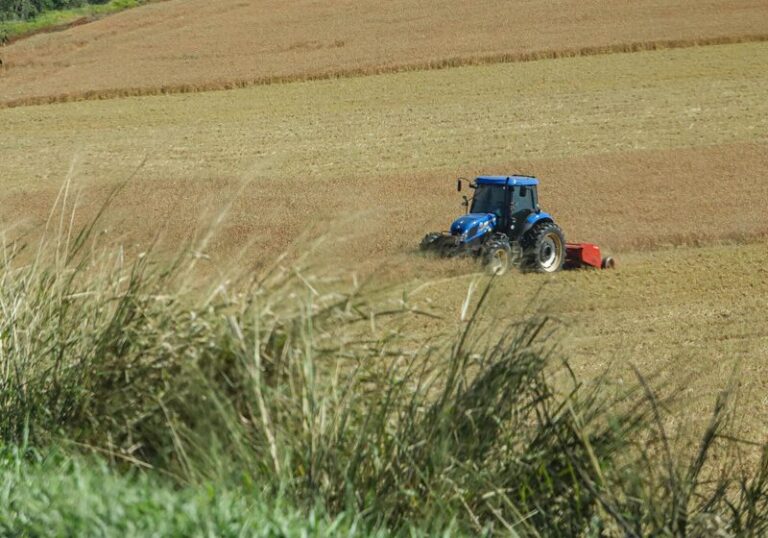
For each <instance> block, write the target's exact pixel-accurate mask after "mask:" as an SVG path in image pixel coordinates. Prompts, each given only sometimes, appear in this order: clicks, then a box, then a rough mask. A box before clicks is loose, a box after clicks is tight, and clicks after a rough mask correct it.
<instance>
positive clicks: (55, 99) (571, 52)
mask: <svg viewBox="0 0 768 538" xmlns="http://www.w3.org/2000/svg"><path fill="white" fill-rule="evenodd" d="M767 41H768V34H748V35H734V36H719V37H708V38H695V39H662V40H657V41H637V42H630V43H617V44H612V45H602V46H588V47H576V48H565V49H546V50H538V51H532V52H503V53H496V54H481V55H469V56H456V57H451V58H443V59H435V60H428V61H419V62H405V63H394V64H383V65H373V66H364V67H355V68H342V69H332V70H328V71H322V72H308V73H295V74H291V75H267V76H261V77H254V78H241V79H233V80H227V81H211V82H207V83H202V84H168V85H162V86H146V87H133V88H109V89H101V90H88V91H78V92H68V93H60V94H52V95H45V96H32V97H21V98H17V99H10V100H5V101H0V109H3V108H16V107H21V106H37V105H47V104H57V103H70V102H78V101H92V100H104V99H119V98H125V97H144V96H154V95H173V94H189V93H200V92H211V91H225V90H234V89H241V88H249V87H254V86H267V85H273V84H289V83H295V82H309V81H318V80H332V79H342V78H355V77H364V76H373V75H386V74H394V73H404V72H410V71H430V70H441V69H450V68H455V67H466V66H479V65H492V64H505V63H522V62H534V61H541V60H554V59H560V58H578V57H585V56H600V55H607V54H627V53H636V52H649V51H659V50H670V49H684V48H693V47H705V46H717V45H733V44H741V43H763V42H767ZM5 68H6V69H13V68H14V64H13V63H12V62H8V63H7V64H6V67H5Z"/></svg>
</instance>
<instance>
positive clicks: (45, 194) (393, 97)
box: [0, 44, 768, 264]
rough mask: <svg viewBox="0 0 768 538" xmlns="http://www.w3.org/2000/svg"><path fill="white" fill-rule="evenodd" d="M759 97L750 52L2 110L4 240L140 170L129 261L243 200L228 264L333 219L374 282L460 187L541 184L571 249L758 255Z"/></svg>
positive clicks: (764, 90)
mask: <svg viewBox="0 0 768 538" xmlns="http://www.w3.org/2000/svg"><path fill="white" fill-rule="evenodd" d="M478 81H482V84H478ZM766 94H768V45H767V44H742V45H727V46H718V47H706V48H701V49H685V50H674V51H659V52H648V53H638V54H633V55H613V56H605V57H599V58H598V57H583V58H574V59H561V60H551V61H542V62H533V63H528V64H507V65H494V66H481V67H466V68H460V69H452V70H446V71H439V72H438V71H430V72H414V73H402V74H397V75H386V76H377V77H366V78H361V79H345V80H338V81H334V82H331V81H324V82H308V83H300V84H291V85H285V86H279V87H278V86H273V87H260V88H251V89H246V90H237V91H232V92H218V93H207V94H197V95H187V96H173V97H145V98H132V99H124V100H116V101H105V102H87V103H72V104H66V105H57V106H46V107H25V108H18V109H9V110H3V111H0V121H2V122H3V123H4V125H6V126H7V129H4V130H3V131H2V132H0V148H1V149H2V152H3V166H4V170H3V175H2V187H3V194H2V197H3V198H4V199H5V200H6V201H7V202H6V204H5V207H6V208H8V209H7V210H6V211H4V213H3V214H2V215H0V221H2V222H3V223H4V224H5V225H6V226H7V225H9V224H11V223H17V222H18V221H19V218H26V219H27V220H28V221H31V222H30V223H31V224H34V223H35V222H38V223H39V222H41V221H42V220H44V218H45V217H46V216H47V210H48V208H49V207H50V202H51V200H52V199H53V197H54V194H55V192H56V191H57V190H58V188H59V186H60V184H61V181H62V178H63V177H64V176H65V175H66V173H67V169H68V167H69V166H70V161H71V160H72V158H73V156H77V162H76V163H75V176H76V178H77V180H78V182H79V183H80V184H82V185H85V186H87V189H86V196H85V199H84V200H85V204H84V207H83V209H82V210H81V214H82V216H83V218H87V216H88V215H89V214H92V213H93V211H94V210H95V207H97V206H98V203H99V200H100V199H103V197H104V195H105V193H106V192H107V190H108V189H109V188H111V185H114V183H115V181H117V180H119V179H120V178H123V177H125V176H126V175H127V174H129V173H130V171H131V170H132V169H133V168H134V167H135V166H137V165H138V163H139V162H141V161H142V160H143V159H144V158H145V157H146V163H145V165H144V167H143V168H142V169H141V170H140V171H139V174H138V178H137V179H136V180H135V181H133V182H132V183H131V184H130V185H128V186H127V187H126V190H125V191H124V192H123V193H122V194H121V196H120V197H119V198H118V199H117V201H116V204H115V207H114V208H113V210H112V211H111V214H110V217H109V219H108V220H109V222H108V224H109V225H111V226H112V228H113V229H115V230H117V231H118V232H119V233H120V234H124V235H125V236H126V237H125V238H126V239H127V240H128V242H129V243H130V242H146V241H147V240H148V239H149V237H150V236H151V234H153V233H155V232H156V230H157V223H158V222H167V223H168V231H167V236H168V238H169V239H170V240H171V244H175V243H176V242H177V241H178V240H179V239H180V238H181V237H183V236H184V235H185V234H188V232H189V230H191V229H193V228H194V225H195V223H196V221H197V220H198V219H199V217H200V215H201V212H204V210H205V209H206V208H220V207H222V206H223V205H224V203H225V202H226V201H227V200H229V199H230V198H231V197H232V196H234V194H235V193H237V192H240V195H239V198H238V199H237V200H236V201H235V202H234V206H233V207H232V209H231V210H230V212H229V216H228V219H227V220H226V222H225V224H224V231H223V233H222V234H221V235H220V236H219V239H218V240H217V241H216V243H215V246H216V248H217V249H218V251H219V252H222V251H223V252H232V251H237V250H238V249H240V248H241V247H242V246H243V245H245V244H247V243H249V242H254V243H255V245H256V247H257V252H258V258H261V259H266V258H269V257H270V256H272V255H273V254H275V253H276V252H279V251H280V250H282V249H284V248H286V247H287V246H288V245H289V244H290V242H291V241H292V240H293V239H295V238H296V237H297V236H298V235H299V234H300V233H301V232H303V231H305V230H306V229H307V228H313V227H315V226H316V225H317V223H318V222H329V221H333V220H334V219H340V222H341V224H339V229H340V230H341V231H342V232H343V234H344V233H348V231H349V230H352V229H356V230H357V233H356V234H352V233H351V232H349V233H350V234H351V235H356V237H355V238H353V239H351V240H350V241H351V244H352V245H353V247H351V248H350V247H349V246H348V245H347V246H346V247H344V249H343V251H344V252H345V253H348V255H350V257H351V258H352V261H364V260H375V263H376V264H378V263H379V261H380V259H390V258H392V257H393V256H394V257H395V258H396V257H397V255H398V254H400V253H402V252H404V251H408V249H409V248H411V246H412V245H414V244H415V243H416V242H417V241H418V239H419V237H420V234H421V233H423V232H424V230H426V229H432V228H443V227H445V226H446V225H447V220H448V219H449V218H450V217H451V216H452V215H454V214H456V213H457V212H458V211H459V210H460V209H459V207H458V205H457V202H458V196H457V195H456V193H455V192H453V188H452V182H451V181H450V179H451V178H452V177H455V175H467V176H469V175H472V174H476V173H504V172H506V171H510V172H511V171H517V172H528V173H534V174H537V175H539V176H540V177H541V178H542V180H543V182H544V183H543V185H542V194H541V199H542V203H543V205H544V206H545V207H546V208H547V209H550V210H552V211H553V212H554V213H555V214H557V215H558V218H559V219H560V220H561V222H562V224H563V226H564V227H565V229H566V231H567V232H568V236H569V237H571V238H574V239H590V240H596V241H600V242H602V243H603V244H605V245H606V246H608V247H610V248H614V249H631V248H634V247H644V248H645V247H650V246H655V245H659V244H665V243H666V244H698V243H708V242H713V241H718V240H740V239H750V238H752V239H753V238H755V237H761V236H764V235H765V234H766V233H768V217H766V214H765V211H764V201H765V200H766V199H768V182H766V181H764V178H765V177H768V151H766V147H767V146H766V144H767V143H768V101H767V100H766V99H765V95H766ZM30 155H34V158H30ZM244 182H249V183H248V184H246V185H243V183H244ZM208 217H210V215H209V216H208ZM345 218H346V219H347V220H346V221H345V220H344V219H345ZM203 220H204V221H205V219H203ZM343 234H342V235H343Z"/></svg>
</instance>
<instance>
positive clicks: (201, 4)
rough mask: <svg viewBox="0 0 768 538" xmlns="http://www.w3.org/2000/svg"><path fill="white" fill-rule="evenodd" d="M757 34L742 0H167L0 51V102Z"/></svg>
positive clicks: (753, 5)
mask: <svg viewBox="0 0 768 538" xmlns="http://www.w3.org/2000/svg"><path fill="white" fill-rule="evenodd" d="M766 35H768V4H766V3H765V2H757V1H754V0H730V1H725V0H714V1H709V2H700V1H698V0H677V1H675V2H668V1H664V0H642V1H632V0H616V1H613V2H611V3H610V6H609V7H607V6H606V4H605V3H603V2H593V1H590V2H584V1H582V0H558V1H554V2H539V1H536V0H515V1H514V2H507V1H502V0H487V1H484V2H482V3H480V4H478V3H477V2H462V1H459V0H450V1H437V0H431V1H428V2H416V1H414V0H394V1H392V2H376V1H373V0H363V1H358V2H346V1H345V2H314V1H309V0H300V1H296V2H281V1H276V0H269V1H263V2H242V1H239V0H219V1H217V2H213V3H212V2H209V1H208V0H172V1H169V2H164V3H160V4H152V5H148V6H145V7H142V8H139V9H135V10H130V11H128V12H124V13H120V14H118V15H115V16H112V17H108V18H106V19H103V20H100V21H96V22H94V23H92V24H87V25H84V26H79V27H76V28H71V29H69V30H67V31H64V32H60V33H56V34H44V35H37V36H34V37H32V38H30V39H27V40H23V41H20V42H17V43H15V44H13V45H11V46H8V47H5V48H4V49H2V51H1V52H0V55H1V56H2V58H3V60H4V63H5V68H4V69H3V71H0V77H1V78H0V105H1V104H5V105H8V104H16V105H21V104H25V103H39V102H46V101H55V100H69V99H83V98H100V97H109V96H123V95H140V94H151V93H157V92H163V91H169V92H170V91H172V92H177V91H197V90H205V89H221V88H228V87H233V86H238V85H248V84H252V83H263V82H269V81H275V80H293V79H302V78H308V77H309V78H311V77H317V76H329V75H338V74H340V75H344V74H365V73H375V72H380V71H391V70H393V69H399V68H403V69H412V68H424V67H430V66H437V67H440V66H445V65H456V64H460V63H463V62H469V63H472V62H476V61H496V60H501V61H508V60H515V59H530V58H536V57H540V56H541V57H556V56H558V54H559V52H558V51H560V52H561V53H562V54H564V55H573V54H580V53H585V54H593V53H599V52H605V51H611V50H635V49H642V48H648V47H650V48H653V47H654V46H656V45H654V43H657V44H658V45H659V46H676V45H681V44H682V45H685V44H688V45H691V44H695V43H697V42H701V43H708V42H724V41H734V40H735V41H739V40H742V39H752V38H754V37H760V36H763V37H764V36H766Z"/></svg>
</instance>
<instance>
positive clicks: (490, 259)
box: [483, 241, 512, 276]
mask: <svg viewBox="0 0 768 538" xmlns="http://www.w3.org/2000/svg"><path fill="white" fill-rule="evenodd" d="M484 250H485V255H484V260H483V261H484V262H485V268H486V270H487V271H488V273H490V274H492V275H494V276H501V275H503V274H504V273H506V272H507V270H508V269H509V266H510V265H511V263H512V249H511V248H510V246H509V243H506V242H502V241H492V242H491V243H489V244H488V245H487V246H486V247H485V249H484Z"/></svg>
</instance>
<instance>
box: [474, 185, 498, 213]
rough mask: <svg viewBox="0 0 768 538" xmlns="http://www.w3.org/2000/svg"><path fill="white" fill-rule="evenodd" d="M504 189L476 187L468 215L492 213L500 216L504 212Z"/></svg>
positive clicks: (487, 186) (489, 186)
mask: <svg viewBox="0 0 768 538" xmlns="http://www.w3.org/2000/svg"><path fill="white" fill-rule="evenodd" d="M504 194H505V193H504V187H503V186H501V185H482V184H481V185H478V186H477V189H475V196H474V197H473V198H472V207H471V208H470V213H494V214H495V215H497V216H501V214H502V212H503V210H504Z"/></svg>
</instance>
